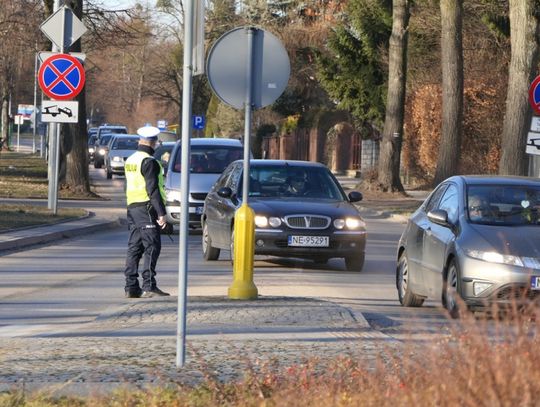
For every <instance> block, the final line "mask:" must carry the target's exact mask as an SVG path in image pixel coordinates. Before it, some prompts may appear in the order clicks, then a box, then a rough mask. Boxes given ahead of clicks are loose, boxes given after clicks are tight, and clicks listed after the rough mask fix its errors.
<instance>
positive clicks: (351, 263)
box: [345, 253, 365, 271]
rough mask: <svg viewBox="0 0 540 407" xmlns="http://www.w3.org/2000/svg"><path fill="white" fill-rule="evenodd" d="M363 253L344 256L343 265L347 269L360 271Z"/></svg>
mask: <svg viewBox="0 0 540 407" xmlns="http://www.w3.org/2000/svg"><path fill="white" fill-rule="evenodd" d="M364 259H365V253H360V254H356V255H354V256H348V257H345V266H346V268H347V270H348V271H362V268H363V267H364Z"/></svg>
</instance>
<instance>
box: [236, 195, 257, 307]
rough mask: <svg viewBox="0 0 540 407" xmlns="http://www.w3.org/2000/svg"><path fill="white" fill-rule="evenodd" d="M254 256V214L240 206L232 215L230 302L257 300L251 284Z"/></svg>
mask: <svg viewBox="0 0 540 407" xmlns="http://www.w3.org/2000/svg"><path fill="white" fill-rule="evenodd" d="M254 255H255V212H253V209H251V208H250V207H249V206H248V205H247V204H242V205H241V206H240V208H238V210H237V211H236V213H235V214H234V253H233V256H234V257H233V259H234V261H233V283H232V284H231V286H230V287H229V298H230V299H231V300H254V299H257V287H256V286H255V284H254V283H253V257H254Z"/></svg>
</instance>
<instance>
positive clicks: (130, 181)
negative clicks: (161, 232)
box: [124, 151, 166, 205]
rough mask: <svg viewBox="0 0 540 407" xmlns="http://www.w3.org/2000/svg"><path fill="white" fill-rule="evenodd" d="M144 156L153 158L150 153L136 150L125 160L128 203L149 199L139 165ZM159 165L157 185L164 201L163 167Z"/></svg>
mask: <svg viewBox="0 0 540 407" xmlns="http://www.w3.org/2000/svg"><path fill="white" fill-rule="evenodd" d="M146 158H151V159H152V160H154V157H152V156H151V155H150V154H148V153H146V152H144V151H137V152H135V153H134V154H132V155H131V156H129V158H128V159H127V160H126V163H125V165H124V170H125V174H126V198H127V204H128V205H130V204H132V203H136V202H147V201H149V200H150V197H149V196H148V192H146V181H145V180H144V176H143V175H142V172H141V166H142V163H143V161H144V159H146ZM156 162H157V163H158V165H159V175H158V186H159V193H160V195H161V199H162V201H163V203H165V200H166V199H165V182H164V181H163V167H162V166H161V163H160V162H159V161H157V160H156Z"/></svg>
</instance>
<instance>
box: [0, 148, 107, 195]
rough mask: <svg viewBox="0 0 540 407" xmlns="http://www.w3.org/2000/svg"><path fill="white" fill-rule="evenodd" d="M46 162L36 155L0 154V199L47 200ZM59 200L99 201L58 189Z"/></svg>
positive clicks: (74, 191) (73, 191) (76, 192)
mask: <svg viewBox="0 0 540 407" xmlns="http://www.w3.org/2000/svg"><path fill="white" fill-rule="evenodd" d="M48 186H49V181H48V179H47V162H46V161H45V160H44V159H43V158H40V157H39V156H38V155H32V154H23V153H16V152H13V151H2V152H0V198H18V199H26V198H42V199H44V198H47V196H48ZM58 197H59V198H61V199H101V198H100V197H99V196H98V195H95V194H94V193H86V192H82V191H79V190H71V189H67V188H60V189H59V191H58Z"/></svg>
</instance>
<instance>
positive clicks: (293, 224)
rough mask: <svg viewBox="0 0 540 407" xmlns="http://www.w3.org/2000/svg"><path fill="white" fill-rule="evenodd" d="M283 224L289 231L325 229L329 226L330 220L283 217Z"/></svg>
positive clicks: (298, 216) (326, 218)
mask: <svg viewBox="0 0 540 407" xmlns="http://www.w3.org/2000/svg"><path fill="white" fill-rule="evenodd" d="M285 223H286V224H287V226H288V227H290V228H291V229H326V228H327V227H328V226H330V218H329V217H327V216H314V215H290V216H285Z"/></svg>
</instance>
